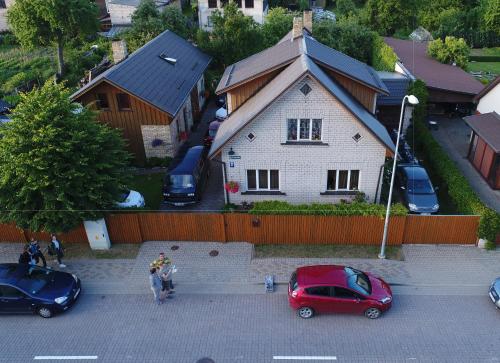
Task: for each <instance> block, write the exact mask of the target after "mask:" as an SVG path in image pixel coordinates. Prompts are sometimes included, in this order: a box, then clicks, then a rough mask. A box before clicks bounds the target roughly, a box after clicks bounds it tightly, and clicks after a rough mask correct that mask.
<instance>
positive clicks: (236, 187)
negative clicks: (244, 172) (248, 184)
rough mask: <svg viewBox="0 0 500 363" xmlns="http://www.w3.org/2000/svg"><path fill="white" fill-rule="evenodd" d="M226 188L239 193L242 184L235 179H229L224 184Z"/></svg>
mask: <svg viewBox="0 0 500 363" xmlns="http://www.w3.org/2000/svg"><path fill="white" fill-rule="evenodd" d="M224 189H226V190H227V191H228V192H230V193H238V190H240V186H239V184H238V183H237V182H235V181H229V182H227V183H226V184H225V185H224Z"/></svg>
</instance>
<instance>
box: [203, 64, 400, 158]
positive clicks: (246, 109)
mask: <svg viewBox="0 0 500 363" xmlns="http://www.w3.org/2000/svg"><path fill="white" fill-rule="evenodd" d="M306 76H310V77H313V78H314V79H316V80H317V81H318V82H319V83H321V84H322V85H323V87H325V88H326V89H327V90H328V91H329V92H330V93H331V94H332V95H333V96H334V97H335V98H337V99H338V100H339V101H340V102H341V103H342V104H343V105H344V106H345V107H346V108H347V109H348V110H349V111H350V112H351V113H352V114H353V115H354V116H355V117H356V118H357V119H358V120H359V121H360V122H361V123H362V124H364V125H365V127H366V128H367V129H368V130H369V131H370V132H371V133H372V134H373V135H374V136H375V137H376V138H377V139H378V140H379V141H380V142H381V143H382V144H384V145H385V146H386V147H387V148H389V149H390V150H393V149H394V143H393V142H392V140H391V138H390V136H389V134H388V133H387V130H386V129H385V127H384V126H382V124H381V123H380V122H379V121H378V120H377V119H376V118H375V117H374V116H373V115H372V114H371V113H370V112H368V111H367V110H366V109H365V108H364V107H363V106H362V105H361V104H360V103H359V102H358V101H357V100H356V99H354V97H352V96H351V95H350V94H349V93H348V92H347V91H346V90H344V88H343V87H341V86H340V85H338V84H337V82H335V81H334V80H332V79H331V78H330V77H329V76H328V75H327V74H326V73H325V72H324V71H323V70H322V69H321V68H320V67H319V66H318V65H317V64H315V63H314V61H312V60H311V59H310V58H309V57H308V56H306V55H305V54H302V55H301V56H300V57H299V58H297V59H296V60H295V61H294V62H293V63H292V64H290V65H289V66H288V67H286V68H285V69H284V70H283V71H282V72H281V73H280V74H278V75H277V76H276V77H275V78H274V79H273V80H272V81H271V82H269V83H268V84H267V85H266V86H264V87H263V88H262V89H261V90H260V91H259V92H258V93H257V94H256V95H254V96H253V97H251V98H250V99H248V101H246V102H245V103H244V104H243V105H242V106H241V107H239V108H238V109H236V110H235V111H234V112H233V113H231V114H230V116H229V117H228V119H226V120H225V121H224V122H223V123H222V124H221V126H220V127H219V130H218V131H217V135H216V136H215V139H214V141H213V144H212V147H211V149H210V153H209V156H210V157H213V156H214V155H216V154H217V153H218V152H219V150H220V149H221V148H222V147H223V146H224V145H225V144H226V143H227V142H228V141H229V140H231V138H233V137H234V136H235V135H236V134H237V133H238V132H239V131H240V130H241V129H243V128H244V127H245V126H246V125H247V124H249V123H250V122H252V121H253V120H254V119H255V118H256V117H257V116H258V115H259V114H261V113H262V112H263V111H265V110H266V109H267V108H268V107H269V106H270V105H271V104H272V102H273V101H274V100H275V99H277V98H278V97H279V96H280V95H282V94H283V93H284V92H285V91H286V90H288V89H289V88H290V87H292V86H293V85H294V84H296V83H297V82H299V81H300V80H301V79H302V78H303V77H306Z"/></svg>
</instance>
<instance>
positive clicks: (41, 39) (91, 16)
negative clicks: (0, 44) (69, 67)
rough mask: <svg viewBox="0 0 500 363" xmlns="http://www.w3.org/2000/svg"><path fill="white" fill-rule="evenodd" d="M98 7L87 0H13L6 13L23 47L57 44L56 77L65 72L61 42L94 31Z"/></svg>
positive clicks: (96, 28) (96, 23) (93, 32)
mask: <svg viewBox="0 0 500 363" xmlns="http://www.w3.org/2000/svg"><path fill="white" fill-rule="evenodd" d="M97 14H98V8H97V6H96V4H95V3H94V2H91V1H90V0H16V1H15V2H14V4H13V5H12V6H11V7H10V8H9V10H8V12H7V17H8V22H9V25H10V27H11V29H12V31H13V33H14V35H15V36H16V38H17V39H18V40H19V42H20V43H21V45H22V46H23V47H25V48H28V49H32V48H34V47H37V46H53V45H55V46H56V47H57V60H58V77H59V78H61V77H63V75H64V68H65V64H64V56H63V49H64V44H65V43H66V42H67V41H68V40H70V39H74V38H77V37H84V36H86V35H90V34H95V33H96V32H97V30H98V27H99V24H98V21H97Z"/></svg>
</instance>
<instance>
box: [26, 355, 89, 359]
mask: <svg viewBox="0 0 500 363" xmlns="http://www.w3.org/2000/svg"><path fill="white" fill-rule="evenodd" d="M33 359H34V360H79V359H97V355H36V356H35V357H34V358H33Z"/></svg>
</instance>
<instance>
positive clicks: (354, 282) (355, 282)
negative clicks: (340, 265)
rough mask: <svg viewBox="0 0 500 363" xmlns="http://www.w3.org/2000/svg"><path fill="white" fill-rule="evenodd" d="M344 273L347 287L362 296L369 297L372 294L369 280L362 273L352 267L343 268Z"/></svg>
mask: <svg viewBox="0 0 500 363" xmlns="http://www.w3.org/2000/svg"><path fill="white" fill-rule="evenodd" d="M344 271H345V272H346V275H347V285H348V286H349V287H350V288H351V289H353V290H355V291H357V292H360V293H361V294H363V295H370V294H371V293H372V284H371V283H370V278H369V277H368V276H367V275H366V274H365V273H364V272H362V271H359V270H356V269H354V268H352V267H345V268H344Z"/></svg>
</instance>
